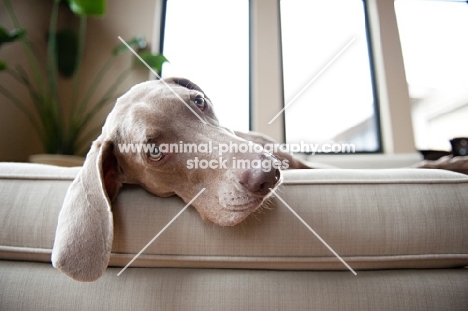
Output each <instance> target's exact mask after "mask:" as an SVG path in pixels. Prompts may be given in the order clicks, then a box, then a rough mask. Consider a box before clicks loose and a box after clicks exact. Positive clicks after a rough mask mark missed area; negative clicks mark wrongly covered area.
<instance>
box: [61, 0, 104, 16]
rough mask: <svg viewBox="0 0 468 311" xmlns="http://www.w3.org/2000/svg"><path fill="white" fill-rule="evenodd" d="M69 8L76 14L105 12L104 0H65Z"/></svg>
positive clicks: (93, 14)
mask: <svg viewBox="0 0 468 311" xmlns="http://www.w3.org/2000/svg"><path fill="white" fill-rule="evenodd" d="M67 1H68V4H69V5H70V10H72V11H73V13H75V14H77V15H86V16H103V15H104V14H105V13H106V7H107V5H106V1H105V0H67Z"/></svg>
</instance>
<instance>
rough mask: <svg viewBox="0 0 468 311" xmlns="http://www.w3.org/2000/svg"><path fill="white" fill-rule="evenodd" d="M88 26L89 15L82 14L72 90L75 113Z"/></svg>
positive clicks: (72, 110)
mask: <svg viewBox="0 0 468 311" xmlns="http://www.w3.org/2000/svg"><path fill="white" fill-rule="evenodd" d="M86 26H87V17H86V16H85V15H81V16H80V26H79V30H78V53H77V56H76V73H75V75H74V76H73V91H72V104H71V110H70V111H71V113H72V114H73V113H74V111H75V109H76V108H77V103H78V97H79V96H78V94H79V88H80V80H81V63H82V62H83V54H84V46H85V43H86Z"/></svg>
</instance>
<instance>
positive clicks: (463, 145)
mask: <svg viewBox="0 0 468 311" xmlns="http://www.w3.org/2000/svg"><path fill="white" fill-rule="evenodd" d="M450 144H451V145H452V154H453V156H454V157H458V156H466V155H468V138H466V137H458V138H454V139H452V140H450Z"/></svg>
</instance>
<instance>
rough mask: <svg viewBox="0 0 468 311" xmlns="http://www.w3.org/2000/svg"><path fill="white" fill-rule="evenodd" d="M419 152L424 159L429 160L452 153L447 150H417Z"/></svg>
mask: <svg viewBox="0 0 468 311" xmlns="http://www.w3.org/2000/svg"><path fill="white" fill-rule="evenodd" d="M419 152H420V153H421V154H422V156H423V157H424V160H430V161H436V160H439V159H440V158H442V157H444V156H447V155H451V154H452V153H451V152H449V151H442V150H419Z"/></svg>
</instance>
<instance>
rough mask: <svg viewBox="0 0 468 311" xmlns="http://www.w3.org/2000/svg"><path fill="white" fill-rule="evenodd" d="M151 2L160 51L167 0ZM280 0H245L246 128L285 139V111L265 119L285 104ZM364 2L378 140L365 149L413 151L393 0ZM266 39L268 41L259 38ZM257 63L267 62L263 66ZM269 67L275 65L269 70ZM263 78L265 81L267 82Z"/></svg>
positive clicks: (155, 33)
mask: <svg viewBox="0 0 468 311" xmlns="http://www.w3.org/2000/svg"><path fill="white" fill-rule="evenodd" d="M155 1H156V14H155V23H154V25H155V27H154V36H153V42H154V46H153V47H152V50H153V51H155V52H161V51H162V48H163V46H164V24H165V11H166V1H167V0H155ZM279 1H280V0H250V1H249V22H250V27H249V29H250V31H249V32H250V35H249V43H250V44H249V45H250V46H249V50H250V53H249V80H250V81H249V88H250V93H249V101H250V103H249V107H250V117H249V126H250V130H253V131H258V132H262V133H264V134H266V135H268V136H270V137H272V138H273V139H275V140H276V141H278V142H285V135H286V128H285V117H284V115H283V116H282V117H280V118H278V119H277V121H276V122H275V123H273V124H272V125H268V124H267V123H268V121H269V120H271V118H272V117H273V116H274V115H275V114H276V113H277V112H278V111H280V110H281V109H282V108H283V107H284V88H283V69H282V68H283V64H282V62H283V60H282V48H281V18H280V14H281V13H280V2H279ZM363 2H364V7H365V16H366V21H365V23H366V25H367V27H366V34H367V36H368V37H367V40H368V48H369V50H370V51H369V61H370V65H371V66H370V68H371V75H372V77H371V78H372V80H373V81H374V83H373V92H374V106H375V114H376V121H377V123H376V125H377V131H378V132H377V137H378V139H379V142H380V143H379V147H380V148H379V151H376V152H364V153H366V154H368V153H371V154H376V153H381V154H392V153H415V145H414V138H413V128H412V120H411V107H410V99H409V93H408V87H407V85H406V76H405V71H404V64H403V56H402V51H401V44H400V41H399V34H398V28H397V24H396V23H397V21H396V14H395V8H394V1H388V0H363ZM265 38H268V40H264V39H265ZM262 39H263V40H262ZM262 64H267V65H266V66H262ZM272 68H275V69H274V70H273V71H271V69H272ZM269 70H270V71H269ZM265 80H268V85H266V83H265ZM271 90H273V91H271ZM346 156H348V155H346Z"/></svg>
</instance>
